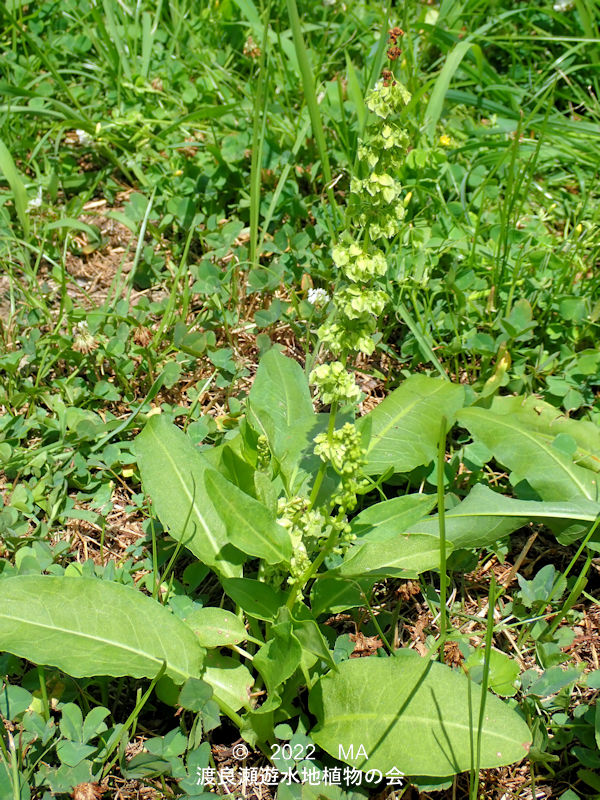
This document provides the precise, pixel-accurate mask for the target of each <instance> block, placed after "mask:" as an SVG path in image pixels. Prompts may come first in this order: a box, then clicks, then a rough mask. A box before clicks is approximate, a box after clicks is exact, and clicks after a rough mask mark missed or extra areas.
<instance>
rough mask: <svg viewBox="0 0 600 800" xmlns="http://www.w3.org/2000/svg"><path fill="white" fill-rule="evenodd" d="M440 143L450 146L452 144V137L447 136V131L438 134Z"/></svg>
mask: <svg viewBox="0 0 600 800" xmlns="http://www.w3.org/2000/svg"><path fill="white" fill-rule="evenodd" d="M440 144H441V145H442V147H450V146H451V145H452V139H451V138H450V137H449V136H448V134H447V133H443V134H442V135H441V136H440Z"/></svg>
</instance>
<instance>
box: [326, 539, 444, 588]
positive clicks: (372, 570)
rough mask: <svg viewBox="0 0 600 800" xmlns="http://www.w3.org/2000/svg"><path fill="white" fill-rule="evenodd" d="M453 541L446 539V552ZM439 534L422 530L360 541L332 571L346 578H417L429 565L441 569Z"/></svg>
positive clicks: (333, 573)
mask: <svg viewBox="0 0 600 800" xmlns="http://www.w3.org/2000/svg"><path fill="white" fill-rule="evenodd" d="M451 548H452V544H451V543H450V542H447V552H448V553H450V550H451ZM439 566H440V542H439V536H437V535H430V534H421V533H410V534H406V533H399V534H396V535H395V536H390V537H388V538H387V539H384V540H383V541H379V540H376V541H374V542H366V543H365V544H358V545H355V547H353V548H351V549H350V550H348V552H347V554H346V557H345V558H344V560H343V561H342V563H341V564H340V566H339V567H337V568H336V569H335V570H330V574H331V575H339V576H344V577H347V578H363V577H375V576H377V577H389V578H394V577H397V578H399V577H406V578H414V577H415V576H416V575H418V574H419V573H420V572H425V570H428V569H439Z"/></svg>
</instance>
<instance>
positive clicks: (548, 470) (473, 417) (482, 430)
mask: <svg viewBox="0 0 600 800" xmlns="http://www.w3.org/2000/svg"><path fill="white" fill-rule="evenodd" d="M457 416H458V421H459V422H460V424H461V425H464V426H465V427H467V428H468V429H469V431H470V432H471V435H472V436H473V438H474V439H476V440H478V441H481V442H483V444H484V445H485V446H486V447H487V448H488V449H489V450H491V451H492V453H493V454H494V457H495V458H496V459H497V461H499V462H500V463H501V464H503V465H504V466H506V467H508V469H510V470H511V471H512V475H511V476H510V480H511V483H512V484H513V485H516V484H518V483H519V482H520V481H522V480H527V481H528V482H529V484H530V485H531V486H532V487H533V489H535V491H536V492H537V493H538V495H539V496H540V498H541V499H542V500H550V501H556V500H573V499H578V498H587V499H588V500H597V499H598V497H599V492H598V476H597V474H596V473H594V472H592V471H591V470H588V469H585V468H584V467H582V466H579V465H578V464H575V463H574V461H573V459H572V457H570V456H568V455H566V454H565V453H564V452H563V451H562V450H560V449H559V448H557V447H554V446H553V444H552V442H551V441H550V440H549V438H548V436H546V435H544V434H541V433H538V432H537V431H535V430H534V429H533V428H532V427H531V426H530V425H529V424H528V423H526V422H523V420H522V419H520V418H519V417H518V416H515V415H513V414H497V413H494V412H493V411H491V410H490V409H486V408H465V409H463V410H462V411H460V412H459V414H458V415H457Z"/></svg>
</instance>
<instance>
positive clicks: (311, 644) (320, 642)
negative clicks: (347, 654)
mask: <svg viewBox="0 0 600 800" xmlns="http://www.w3.org/2000/svg"><path fill="white" fill-rule="evenodd" d="M286 611H287V609H286ZM291 617H292V625H293V629H294V636H295V637H296V638H297V639H298V641H299V642H300V645H301V646H302V649H303V651H304V652H305V653H306V652H309V653H313V654H314V655H316V656H318V657H319V658H320V659H321V660H322V661H325V663H326V664H329V665H330V666H331V667H334V668H335V662H334V660H333V656H332V654H331V651H330V649H329V645H328V644H327V639H326V638H325V636H324V635H323V633H322V632H321V629H320V628H319V625H318V624H317V621H316V619H315V618H314V616H313V615H312V613H311V612H310V610H309V609H308V608H307V607H306V606H305V605H304V604H303V603H297V604H296V605H295V606H294V611H293V613H292V615H291Z"/></svg>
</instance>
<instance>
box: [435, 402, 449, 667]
mask: <svg viewBox="0 0 600 800" xmlns="http://www.w3.org/2000/svg"><path fill="white" fill-rule="evenodd" d="M446 426H447V419H446V417H442V423H441V429H440V438H439V442H438V463H437V502H438V523H439V531H440V639H441V643H442V644H441V646H440V660H441V661H443V660H444V642H445V641H446V629H447V619H446V595H447V579H448V578H447V575H446V510H445V508H444V501H445V497H444V464H445V460H446Z"/></svg>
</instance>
